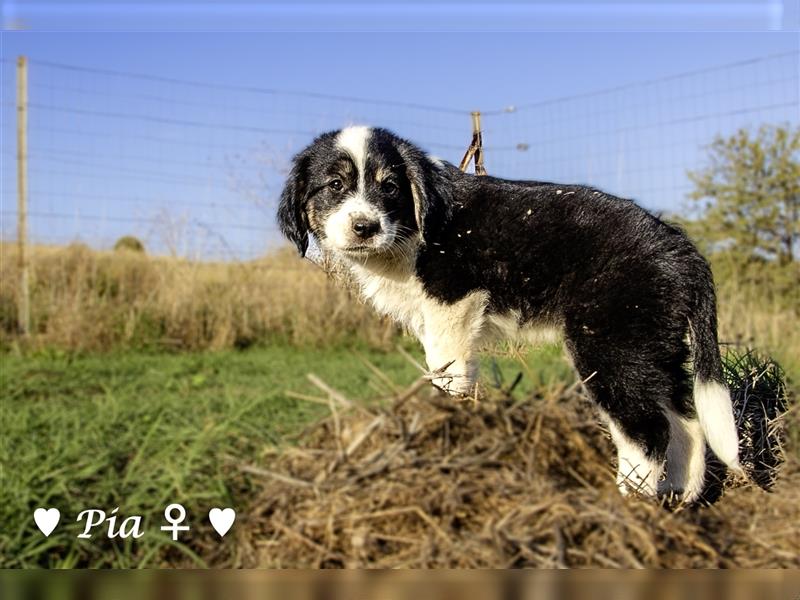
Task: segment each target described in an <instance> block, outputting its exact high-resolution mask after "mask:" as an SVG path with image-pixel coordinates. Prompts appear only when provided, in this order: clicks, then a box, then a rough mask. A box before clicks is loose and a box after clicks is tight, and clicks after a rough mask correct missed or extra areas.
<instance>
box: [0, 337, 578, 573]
mask: <svg viewBox="0 0 800 600" xmlns="http://www.w3.org/2000/svg"><path fill="white" fill-rule="evenodd" d="M409 350H410V351H411V353H412V354H414V355H415V356H416V357H417V358H419V351H418V350H417V348H416V346H411V345H409ZM365 361H368V362H369V364H371V365H372V366H374V367H376V368H377V369H379V370H380V371H381V372H382V373H383V374H385V375H386V376H387V377H388V378H389V379H391V380H392V381H395V382H397V383H398V384H401V385H407V384H408V383H410V382H411V381H413V380H414V379H415V378H416V377H417V376H418V372H417V371H416V369H415V368H414V367H413V366H412V365H411V364H410V363H409V362H408V361H407V360H406V359H404V358H403V357H402V356H401V354H400V353H399V352H395V351H393V352H382V351H379V350H374V349H371V350H370V349H368V348H367V347H364V346H361V347H359V346H354V347H341V346H340V347H335V348H334V347H327V348H320V349H315V350H313V351H312V350H308V349H305V350H304V349H300V348H298V347H296V346H292V345H289V344H282V345H272V346H269V347H262V348H254V349H249V350H246V351H231V350H227V351H219V352H198V353H184V354H175V353H141V352H116V353H111V354H102V355H99V354H90V355H86V356H76V355H74V354H69V353H64V352H53V351H50V352H40V353H37V354H33V355H30V356H26V357H24V358H21V357H14V356H10V355H6V356H4V357H3V367H2V371H0V389H2V390H3V402H2V406H1V407H0V411H2V412H1V413H0V415H1V417H2V420H1V422H2V429H3V433H4V435H3V436H2V439H0V465H2V467H0V468H2V486H0V488H1V489H0V522H2V523H3V528H2V530H0V566H4V567H30V566H48V567H73V566H91V567H107V566H114V567H147V566H158V565H163V564H174V563H177V562H181V563H186V562H188V563H192V564H196V565H198V566H202V565H211V564H219V563H220V562H227V561H235V559H236V552H237V544H236V543H235V534H234V535H229V536H228V537H226V538H225V539H224V541H219V542H218V539H217V538H215V537H214V536H215V534H213V533H212V532H211V531H210V527H209V526H208V523H207V520H206V514H207V511H208V510H209V509H210V508H211V507H213V506H232V507H236V508H237V509H239V510H241V511H243V510H244V507H245V506H246V505H247V503H248V501H249V499H250V496H251V495H252V493H253V486H254V482H253V481H252V480H251V478H250V476H248V474H247V473H245V472H243V471H242V470H241V467H242V466H243V465H245V464H258V465H259V466H260V467H267V468H268V467H269V463H270V460H271V458H270V457H272V456H273V455H274V451H275V449H276V447H281V446H282V445H284V444H287V443H291V440H292V436H293V435H294V434H297V433H298V432H299V431H301V430H302V428H303V427H304V426H305V425H307V424H308V423H309V422H311V421H313V420H315V419H316V418H317V417H319V416H320V415H321V414H324V413H325V412H326V410H327V409H326V408H325V407H323V406H320V405H318V404H315V403H312V402H306V401H303V400H298V399H296V398H292V397H290V396H289V395H288V394H287V393H286V392H287V390H291V391H294V392H297V393H301V394H313V395H319V390H317V389H316V388H314V386H312V385H311V383H309V382H308V381H307V380H306V378H305V375H306V374H307V373H309V372H313V373H315V374H316V375H317V376H319V377H320V378H321V379H323V380H324V381H325V382H326V383H328V384H329V385H331V386H332V387H334V388H336V389H338V390H340V391H341V392H343V393H344V394H346V395H347V396H348V397H350V398H353V399H358V400H362V401H363V400H367V399H370V398H375V397H377V396H379V395H380V394H382V393H383V394H385V393H386V392H387V388H386V384H385V383H384V382H383V381H382V380H381V378H379V377H378V376H376V375H375V374H374V372H373V370H372V369H371V368H370V367H369V366H368V365H367V364H366V362H365ZM484 362H485V364H484V367H483V373H484V379H485V380H486V381H487V382H491V381H498V382H501V383H503V384H504V385H506V386H508V385H509V384H510V383H511V382H513V381H514V379H515V376H516V374H517V373H518V372H520V371H522V372H524V373H525V376H524V377H523V380H522V383H521V384H520V385H519V386H518V388H517V389H518V391H519V392H520V393H526V392H529V391H531V390H532V389H534V388H536V389H539V388H543V387H545V388H546V387H547V386H550V385H556V384H557V383H558V382H564V381H566V382H568V381H571V379H572V375H571V370H570V368H569V367H568V366H567V364H566V363H565V362H564V361H563V360H562V359H561V354H560V350H559V349H557V348H555V347H544V348H543V349H540V350H538V351H535V352H532V353H530V354H528V355H527V356H526V357H525V361H524V364H521V363H520V362H518V361H517V360H514V359H508V358H506V359H503V358H498V359H497V360H493V359H492V358H490V357H487V358H486V359H485V361H484ZM493 363H494V364H496V365H497V366H496V368H492V367H493ZM172 502H180V503H181V504H183V505H184V506H185V507H186V509H187V511H188V514H189V520H190V525H191V526H192V531H191V532H190V533H189V534H187V535H184V536H183V537H182V538H181V540H180V541H179V542H178V543H173V542H172V541H171V539H170V537H169V536H168V534H167V533H166V532H161V531H160V530H159V527H160V525H162V524H165V523H164V521H163V510H164V508H165V507H166V505H167V504H170V503H172ZM39 506H43V507H56V508H58V509H59V510H60V511H61V514H62V518H61V523H60V525H59V527H58V528H57V529H56V530H55V531H54V532H53V534H51V535H50V537H49V538H45V537H44V536H42V535H41V534H40V533H39V531H38V530H37V529H36V528H35V525H34V523H33V519H32V514H33V511H34V509H35V508H37V507H39ZM115 507H119V511H118V515H119V516H118V520H117V522H118V524H119V523H120V522H121V521H122V519H123V518H124V517H128V516H132V515H141V516H142V517H143V521H144V526H143V530H144V531H145V534H144V536H143V537H142V538H140V539H139V540H137V541H132V540H130V539H129V540H122V539H119V538H117V539H113V540H109V539H107V538H106V537H105V533H106V532H105V529H103V528H100V529H98V530H95V531H97V533H95V534H94V535H93V537H92V538H91V539H88V540H83V539H78V538H77V537H76V536H77V535H78V534H79V533H80V532H81V531H82V528H83V524H84V523H85V521H84V523H80V524H79V523H77V522H76V518H77V515H78V513H79V512H80V511H82V510H84V509H88V508H100V509H103V510H105V511H106V513H110V512H111V510H112V509H114V508H115ZM239 525H240V526H241V527H244V526H245V525H244V524H242V523H240V524H239ZM209 543H211V544H212V545H211V546H210V549H209ZM199 549H200V550H199ZM203 549H205V550H203Z"/></svg>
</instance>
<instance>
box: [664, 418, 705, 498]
mask: <svg viewBox="0 0 800 600" xmlns="http://www.w3.org/2000/svg"><path fill="white" fill-rule="evenodd" d="M664 412H665V414H666V416H667V419H668V420H669V446H668V447H667V467H666V471H667V477H666V479H665V480H664V481H663V482H661V483H660V484H659V486H660V489H659V491H660V492H662V493H667V494H668V493H674V494H680V495H681V499H682V501H683V502H684V503H690V502H694V501H695V500H697V498H698V497H699V496H700V493H701V492H702V491H703V483H704V480H705V474H706V441H705V436H704V435H703V429H702V427H701V426H700V422H699V421H698V420H697V419H686V418H684V417H682V416H681V415H679V414H678V413H676V412H675V411H674V410H670V409H667V410H665V411H664Z"/></svg>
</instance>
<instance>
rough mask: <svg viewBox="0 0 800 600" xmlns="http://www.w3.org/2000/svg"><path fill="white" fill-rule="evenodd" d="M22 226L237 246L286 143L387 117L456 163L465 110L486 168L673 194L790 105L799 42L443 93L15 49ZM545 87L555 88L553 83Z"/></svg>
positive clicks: (206, 248)
mask: <svg viewBox="0 0 800 600" xmlns="http://www.w3.org/2000/svg"><path fill="white" fill-rule="evenodd" d="M29 63H30V66H29V74H28V79H29V90H28V97H29V116H28V122H29V127H28V148H29V157H28V178H29V179H28V181H29V183H28V186H29V197H28V209H29V212H28V214H29V238H30V240H31V242H32V243H36V244H67V243H71V242H74V241H82V242H85V243H87V244H89V245H91V246H94V247H100V248H107V247H111V246H113V244H114V241H115V240H117V239H118V238H119V237H121V236H123V235H133V236H136V237H137V238H139V239H141V240H142V241H143V242H144V244H145V246H146V247H147V248H148V250H149V251H150V252H152V253H159V254H161V253H169V254H174V255H176V256H185V257H190V258H194V259H208V260H248V259H252V258H256V257H259V256H262V255H264V254H265V253H266V252H268V251H270V250H271V249H273V248H275V247H277V246H278V245H279V244H281V243H282V242H281V239H280V235H279V233H278V231H277V228H276V224H275V220H274V219H275V217H274V215H275V209H276V204H277V199H278V196H279V194H280V189H281V186H282V183H283V179H284V177H285V174H286V171H287V167H288V164H289V161H290V159H291V156H292V155H293V154H294V153H295V152H297V151H298V150H300V149H301V148H302V147H303V146H304V145H306V144H307V143H308V142H309V141H310V140H311V138H312V137H313V136H314V135H316V134H318V133H321V132H324V131H327V130H331V129H338V128H340V127H342V126H343V125H347V124H354V123H360V124H369V125H375V126H383V127H388V128H390V129H392V130H394V131H395V132H397V133H398V134H400V135H401V136H402V137H405V138H407V139H410V140H411V141H413V142H415V143H417V144H419V145H420V146H421V147H423V148H424V149H426V150H427V151H429V152H430V153H432V154H435V155H437V156H439V157H441V158H444V159H447V160H450V161H451V162H455V163H457V162H458V161H459V159H460V158H461V156H462V154H463V153H464V151H465V149H466V147H467V145H468V143H469V140H470V137H471V129H470V110H476V109H478V110H481V112H482V115H483V141H484V157H485V164H486V168H487V170H488V172H489V173H490V174H491V175H496V176H501V177H509V178H520V179H538V180H545V181H562V182H575V183H587V184H591V185H593V186H595V187H599V188H602V189H605V190H607V191H609V192H611V193H614V194H617V195H620V196H623V197H628V198H634V199H636V200H637V201H639V202H640V203H641V204H643V205H644V206H646V207H648V208H650V209H651V210H654V211H657V212H664V211H666V212H677V211H678V210H679V209H680V206H681V204H682V202H683V201H684V199H685V196H686V193H687V192H688V191H689V190H690V183H689V180H688V178H687V175H686V174H687V171H689V170H692V169H697V168H699V167H701V166H702V165H703V164H704V161H705V147H706V146H707V145H708V144H709V143H710V142H711V141H712V139H713V137H714V136H715V135H717V134H722V135H726V134H730V133H733V132H734V131H736V130H737V129H739V128H743V127H744V128H753V127H758V126H759V125H762V124H783V123H788V124H790V125H797V124H798V122H800V108H798V107H800V81H798V72H800V68H799V67H800V54H798V53H796V52H792V53H784V54H777V55H771V56H762V57H758V58H754V59H752V60H748V61H741V62H737V63H731V64H727V65H722V66H718V67H714V68H709V69H703V70H698V71H693V72H687V73H682V74H678V75H674V76H670V77H663V78H660V79H654V80H652V81H645V82H639V83H634V84H630V85H625V86H619V87H615V88H611V89H607V90H599V91H596V92H592V93H586V94H580V95H573V96H566V97H554V98H553V99H552V100H547V101H543V102H535V103H524V102H521V103H519V104H509V105H508V106H505V107H447V106H434V105H429V104H424V103H420V104H417V103H408V102H395V101H386V100H379V99H369V98H357V97H347V96H336V95H328V94H320V93H309V92H301V91H294V90H284V89H273V88H261V87H252V86H232V85H221V84H216V83H213V82H205V81H191V80H182V79H177V78H169V77H160V76H154V75H148V74H141V73H130V72H121V71H113V70H105V69H93V68H88V67H83V66H79V65H67V64H60V63H55V62H46V61H37V60H31V61H29ZM2 67H3V73H2V90H0V94H1V98H2V113H1V114H2V120H3V136H2V150H0V176H2V195H1V197H2V206H0V213H1V214H0V218H1V219H2V227H1V233H2V238H3V240H4V241H10V240H14V239H16V231H15V227H16V193H17V189H16V146H15V143H14V136H15V132H14V130H15V74H14V69H15V67H14V61H13V60H4V61H3V63H2ZM556 96H557V95H556Z"/></svg>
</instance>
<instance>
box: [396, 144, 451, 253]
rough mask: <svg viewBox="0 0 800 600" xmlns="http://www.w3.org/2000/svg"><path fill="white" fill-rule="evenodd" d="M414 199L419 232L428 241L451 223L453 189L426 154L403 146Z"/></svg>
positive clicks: (401, 150) (406, 145)
mask: <svg viewBox="0 0 800 600" xmlns="http://www.w3.org/2000/svg"><path fill="white" fill-rule="evenodd" d="M400 155H401V156H402V157H403V160H404V162H405V166H406V176H407V177H408V181H409V183H410V184H411V195H412V197H413V199H414V217H415V218H416V221H417V229H418V230H419V232H420V235H421V236H422V240H423V241H425V240H426V239H427V238H428V237H429V236H430V234H431V233H432V232H434V231H435V230H437V229H439V228H440V227H441V226H443V225H444V223H445V222H446V221H447V220H448V218H449V216H450V212H451V204H452V201H451V199H452V186H451V183H450V181H449V180H448V179H447V177H446V175H445V173H444V172H443V167H441V166H440V165H437V164H435V163H434V162H433V161H432V160H431V159H429V158H428V157H427V156H426V155H425V154H424V153H422V152H421V151H420V150H418V149H417V148H415V147H414V146H412V145H411V144H402V145H401V146H400Z"/></svg>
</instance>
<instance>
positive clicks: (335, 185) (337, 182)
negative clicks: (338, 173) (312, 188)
mask: <svg viewBox="0 0 800 600" xmlns="http://www.w3.org/2000/svg"><path fill="white" fill-rule="evenodd" d="M328 187H329V188H331V189H332V190H333V191H334V192H341V191H342V188H343V187H344V184H343V183H342V180H341V179H334V180H333V181H331V182H330V183H329V184H328Z"/></svg>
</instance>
